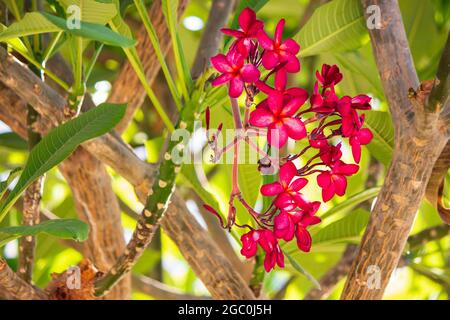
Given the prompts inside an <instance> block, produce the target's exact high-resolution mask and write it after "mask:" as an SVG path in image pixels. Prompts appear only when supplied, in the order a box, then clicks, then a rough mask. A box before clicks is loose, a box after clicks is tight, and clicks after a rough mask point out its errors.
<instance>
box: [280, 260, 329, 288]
mask: <svg viewBox="0 0 450 320" xmlns="http://www.w3.org/2000/svg"><path fill="white" fill-rule="evenodd" d="M283 253H284V255H285V256H286V257H287V258H288V260H289V263H290V264H291V265H292V267H293V268H294V269H295V270H297V271H298V272H299V273H301V274H302V275H304V276H305V277H306V278H307V279H308V280H309V281H311V283H312V284H313V285H314V286H315V287H316V288H318V289H319V290H321V287H320V283H319V282H318V281H317V280H316V278H314V277H313V276H312V275H311V273H309V272H308V271H306V270H305V269H304V268H303V267H302V266H301V265H300V263H299V262H298V261H297V260H295V259H294V258H293V257H291V255H289V254H287V253H286V252H283Z"/></svg>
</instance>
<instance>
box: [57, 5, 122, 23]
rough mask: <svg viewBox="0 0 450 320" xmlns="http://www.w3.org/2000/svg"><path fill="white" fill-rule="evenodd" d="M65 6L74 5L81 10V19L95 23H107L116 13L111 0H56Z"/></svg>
mask: <svg viewBox="0 0 450 320" xmlns="http://www.w3.org/2000/svg"><path fill="white" fill-rule="evenodd" d="M58 1H59V2H60V3H61V4H62V5H63V6H64V7H65V8H68V7H69V6H72V5H75V6H77V7H79V8H80V10H81V12H80V13H81V20H82V21H85V22H91V23H96V24H101V25H105V24H107V23H108V22H109V21H110V20H111V19H112V18H113V17H114V16H115V15H116V14H117V10H116V6H115V5H114V3H111V2H106V1H103V2H100V1H96V0H58Z"/></svg>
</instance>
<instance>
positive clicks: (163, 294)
mask: <svg viewBox="0 0 450 320" xmlns="http://www.w3.org/2000/svg"><path fill="white" fill-rule="evenodd" d="M133 287H134V288H135V289H136V290H137V291H140V292H142V293H145V294H147V295H149V296H151V297H153V298H155V299H158V300H210V299H211V298H210V297H205V296H194V295H190V294H185V293H183V292H182V291H181V290H178V289H175V288H172V287H170V286H168V285H166V284H165V283H162V282H159V281H156V280H154V279H152V278H148V277H145V276H142V275H133Z"/></svg>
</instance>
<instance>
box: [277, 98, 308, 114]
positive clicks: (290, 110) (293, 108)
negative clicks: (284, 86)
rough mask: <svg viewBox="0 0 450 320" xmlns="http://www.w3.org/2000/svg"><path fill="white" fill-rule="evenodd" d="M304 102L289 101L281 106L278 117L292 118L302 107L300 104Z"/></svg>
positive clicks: (301, 100) (296, 99)
mask: <svg viewBox="0 0 450 320" xmlns="http://www.w3.org/2000/svg"><path fill="white" fill-rule="evenodd" d="M304 102H305V101H304V100H303V99H302V98H293V99H290V100H289V101H288V103H286V104H285V105H284V106H283V110H282V111H281V113H280V115H281V116H283V117H291V116H293V115H294V114H295V113H296V112H297V111H298V109H300V107H301V106H302V104H303V103H304Z"/></svg>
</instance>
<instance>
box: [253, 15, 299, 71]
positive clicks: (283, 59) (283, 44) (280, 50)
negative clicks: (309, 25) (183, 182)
mask: <svg viewBox="0 0 450 320" xmlns="http://www.w3.org/2000/svg"><path fill="white" fill-rule="evenodd" d="M284 24H285V21H284V19H281V20H280V21H279V22H278V24H277V26H276V28H275V36H274V39H273V40H272V39H270V38H269V36H268V35H267V33H266V32H265V31H264V30H261V31H259V32H258V36H257V38H258V41H259V44H260V45H261V46H262V47H263V48H264V50H265V51H264V54H263V57H262V64H263V66H264V68H266V69H269V70H271V69H273V68H275V67H277V66H278V65H279V64H280V63H285V65H284V67H283V69H284V70H285V71H287V72H290V73H294V72H298V71H300V61H299V60H298V58H297V57H296V55H297V53H298V52H299V51H300V46H299V45H298V44H297V42H295V41H294V40H293V39H286V40H285V41H283V28H284Z"/></svg>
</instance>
